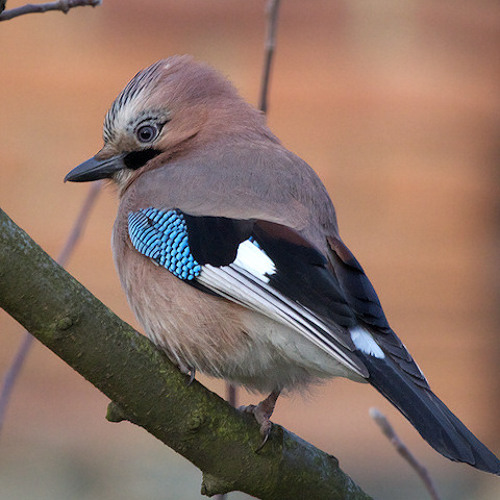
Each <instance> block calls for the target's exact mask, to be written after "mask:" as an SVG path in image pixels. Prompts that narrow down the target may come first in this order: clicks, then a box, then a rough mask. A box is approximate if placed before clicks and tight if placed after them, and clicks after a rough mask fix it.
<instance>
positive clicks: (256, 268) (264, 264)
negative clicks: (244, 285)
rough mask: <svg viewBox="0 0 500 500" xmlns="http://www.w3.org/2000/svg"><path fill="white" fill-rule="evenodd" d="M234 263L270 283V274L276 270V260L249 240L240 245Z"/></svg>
mask: <svg viewBox="0 0 500 500" xmlns="http://www.w3.org/2000/svg"><path fill="white" fill-rule="evenodd" d="M233 265H235V266H238V267H240V268H241V269H244V270H245V271H247V272H249V273H250V274H251V275H252V276H255V277H256V278H258V279H259V280H262V281H264V282H265V283H269V276H266V275H271V274H274V273H275V272H276V267H275V265H274V262H273V261H272V260H271V259H270V258H269V257H268V256H267V255H266V253H265V252H264V251H263V250H261V249H260V248H259V247H258V246H257V245H255V244H254V243H252V242H251V241H249V240H246V241H243V242H242V243H240V245H239V247H238V252H237V253H236V259H235V260H234V262H233Z"/></svg>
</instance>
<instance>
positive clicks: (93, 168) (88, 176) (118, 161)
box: [64, 154, 125, 182]
mask: <svg viewBox="0 0 500 500" xmlns="http://www.w3.org/2000/svg"><path fill="white" fill-rule="evenodd" d="M124 158H125V155H124V154H121V155H116V156H112V157H111V158H106V159H105V160H101V159H99V158H97V155H96V156H93V157H92V158H90V160H87V161H84V162H83V163H80V165H78V167H75V168H74V169H73V170H72V171H71V172H69V173H68V174H67V175H66V177H65V178H64V182H66V181H71V182H87V181H97V180H99V179H108V178H110V177H112V176H113V174H114V173H115V172H118V170H122V169H123V168H125V163H124Z"/></svg>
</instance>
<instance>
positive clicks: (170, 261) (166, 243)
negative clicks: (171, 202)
mask: <svg viewBox="0 0 500 500" xmlns="http://www.w3.org/2000/svg"><path fill="white" fill-rule="evenodd" d="M128 232H129V236H130V240H131V241H132V244H133V245H134V247H135V248H136V249H137V251H139V252H140V253H142V254H144V255H146V256H147V257H150V258H151V259H153V260H154V261H155V262H156V263H157V264H158V265H160V266H162V267H165V268H166V269H168V270H169V271H170V272H171V273H172V274H174V275H175V276H177V277H178V278H180V279H183V280H192V279H193V278H195V277H196V276H198V275H199V274H200V272H201V265H200V264H199V263H198V262H197V261H196V259H195V258H194V257H193V255H192V253H191V250H190V248H189V243H188V232H187V226H186V222H185V220H184V216H183V214H182V213H181V212H180V211H179V210H169V211H167V212H164V211H162V210H158V209H156V208H153V207H149V208H145V209H142V210H138V211H137V212H131V213H130V214H129V216H128Z"/></svg>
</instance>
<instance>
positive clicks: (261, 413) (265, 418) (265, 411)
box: [239, 391, 280, 453]
mask: <svg viewBox="0 0 500 500" xmlns="http://www.w3.org/2000/svg"><path fill="white" fill-rule="evenodd" d="M279 395H280V391H273V392H271V394H269V396H268V397H267V398H266V399H264V400H263V401H261V402H260V403H259V404H258V405H248V406H240V408H239V410H240V411H242V412H245V413H252V414H253V416H254V418H255V420H256V421H257V423H258V424H259V425H260V434H261V436H262V438H263V440H262V443H261V444H260V445H259V447H258V448H257V449H256V450H255V452H256V453H257V452H259V451H260V450H262V448H264V445H265V444H266V443H267V440H268V439H269V435H270V434H271V428H272V426H273V424H272V422H271V420H270V418H271V416H272V414H273V411H274V407H275V406H276V400H277V399H278V396H279Z"/></svg>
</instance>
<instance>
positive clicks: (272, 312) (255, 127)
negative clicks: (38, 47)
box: [65, 55, 500, 475]
mask: <svg viewBox="0 0 500 500" xmlns="http://www.w3.org/2000/svg"><path fill="white" fill-rule="evenodd" d="M103 140H104V146H103V147H102V149H101V150H100V151H99V152H98V153H97V154H96V155H95V156H93V157H92V158H90V159H89V160H87V161H85V162H83V163H82V164H80V165H78V166H77V167H76V168H74V169H73V170H71V171H70V172H69V173H68V174H67V175H66V177H65V181H73V182H86V181H95V180H98V179H108V180H110V181H111V183H112V184H114V185H115V187H116V190H117V193H118V197H119V207H118V213H117V217H116V220H115V223H114V226H113V231H112V250H113V256H114V262H115V265H116V268H117V271H118V274H119V277H120V281H121V285H122V287H123V289H124V291H125V294H126V296H127V299H128V302H129V304H130V306H131V309H132V310H133V311H134V313H135V315H136V317H137V318H138V321H139V322H140V323H141V325H142V326H143V328H144V330H145V333H146V334H147V336H148V337H149V338H150V339H151V340H152V341H153V342H154V343H155V344H156V345H157V346H158V348H160V349H161V350H163V351H164V352H165V353H166V354H167V356H168V357H169V358H170V359H171V360H172V361H173V362H174V363H175V364H176V365H177V366H178V367H179V369H180V370H181V371H182V372H183V373H185V374H187V375H190V377H191V378H193V377H194V375H195V373H196V372H197V371H199V372H202V373H205V374H207V375H209V376H212V377H218V378H222V379H224V380H226V381H228V382H231V383H233V384H236V385H239V386H244V387H246V388H248V389H250V390H251V391H256V392H260V393H262V394H265V395H268V396H267V397H266V398H265V399H264V400H263V401H261V402H260V403H259V404H258V405H253V406H252V405H251V406H248V407H247V408H246V410H247V411H249V412H251V413H252V414H253V415H254V416H255V419H256V420H257V422H258V423H259V424H260V430H261V433H262V435H263V437H264V441H263V443H264V442H265V440H266V439H267V437H268V436H269V432H270V429H271V425H272V424H271V421H270V418H271V416H272V413H273V411H274V408H275V405H276V401H277V399H278V397H279V395H280V394H281V393H282V392H284V391H292V390H297V389H304V388H307V387H309V386H311V385H312V384H315V383H318V382H322V381H324V380H327V379H330V378H333V377H344V378H347V379H350V380H352V381H355V382H365V383H369V384H371V385H372V386H373V387H374V388H375V389H376V390H378V391H379V392H380V393H381V394H382V395H383V396H385V398H387V399H388V400H389V401H390V402H391V403H392V404H393V405H394V406H395V407H396V408H397V409H398V410H399V411H400V412H401V413H402V414H403V415H404V416H405V417H406V418H407V419H408V420H409V422H410V423H411V424H412V425H413V426H414V427H415V428H416V430H417V431H418V432H419V433H420V434H421V436H422V437H423V439H425V440H426V441H427V442H428V443H429V444H430V446H432V447H433V448H434V449H435V450H436V451H438V452H439V453H441V454H442V455H443V456H445V457H447V458H449V459H450V460H453V461H457V462H464V463H466V464H469V465H471V466H473V467H475V468H477V469H479V470H482V471H486V472H489V473H493V474H496V475H500V461H499V459H498V458H497V457H496V456H495V455H494V454H493V453H492V452H491V451H490V450H489V449H488V448H487V447H486V446H485V445H484V444H482V443H481V442H480V441H479V440H478V439H477V438H476V437H475V436H474V434H472V432H471V431H469V430H468V429H467V427H466V426H465V425H464V424H463V423H462V422H461V421H460V420H459V419H458V418H457V417H456V416H455V415H454V414H453V413H452V412H451V411H450V410H449V409H448V408H447V406H446V405H445V404H444V403H443V402H442V401H441V400H440V399H439V398H438V397H437V396H436V395H435V394H434V393H433V392H432V390H431V388H430V386H429V383H428V382H427V380H426V378H425V376H424V375H423V373H422V371H421V370H420V368H419V367H418V366H417V364H416V362H415V361H414V360H413V358H412V356H411V355H410V354H409V352H408V351H407V350H406V348H405V346H404V345H403V343H402V342H401V340H400V339H399V338H398V336H397V335H396V333H395V332H394V331H393V330H392V328H391V327H390V325H389V322H388V320H387V318H386V316H385V313H384V311H383V309H382V306H381V303H380V301H379V299H378V296H377V294H376V292H375V290H374V288H373V286H372V284H371V282H370V280H369V279H368V277H367V275H366V274H365V272H364V270H363V268H362V267H361V265H360V264H359V262H358V261H357V260H356V258H355V257H354V255H353V254H352V252H351V251H350V250H349V248H348V247H347V246H346V245H345V243H344V242H343V241H342V239H341V238H340V235H339V230H338V224H337V218H336V214H335V209H334V206H333V204H332V201H331V199H330V197H329V195H328V192H327V190H326V188H325V187H324V185H323V183H322V182H321V180H320V179H319V177H318V176H317V174H316V173H315V172H314V170H313V169H312V168H311V167H310V166H309V165H308V164H307V163H306V162H305V161H304V160H302V159H301V158H300V157H298V156H297V155H295V154H294V153H292V152H291V151H290V150H288V149H287V148H285V147H284V146H283V145H282V143H281V142H280V140H279V139H278V138H277V137H276V136H275V135H274V134H273V133H272V132H271V130H270V129H269V128H268V126H267V124H266V118H265V116H264V114H263V113H261V112H260V111H258V110H257V109H255V108H254V107H252V106H251V105H250V104H249V103H247V102H246V101H245V100H244V99H243V98H242V97H241V96H240V95H239V93H238V92H237V90H236V88H235V87H234V85H233V84H232V83H231V82H230V81H229V79H228V78H226V77H225V76H224V75H222V74H221V73H220V72H219V71H217V70H216V69H214V68H213V67H211V66H210V65H208V64H206V63H203V62H199V61H197V60H195V59H194V58H193V57H191V56H188V55H177V56H171V57H169V58H166V59H162V60H160V61H158V62H156V63H154V64H152V65H151V66H149V67H147V68H146V69H144V70H142V71H140V72H139V73H137V74H136V75H135V76H134V77H133V78H132V80H131V81H130V82H129V83H128V84H127V85H126V86H125V88H124V89H123V90H122V91H121V93H120V94H119V95H118V97H117V98H116V99H115V101H114V102H113V103H112V105H111V107H110V109H109V110H108V112H107V114H106V116H105V119H104V126H103Z"/></svg>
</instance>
